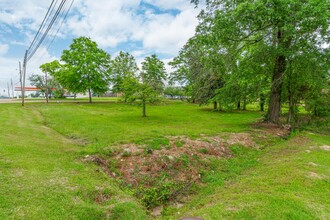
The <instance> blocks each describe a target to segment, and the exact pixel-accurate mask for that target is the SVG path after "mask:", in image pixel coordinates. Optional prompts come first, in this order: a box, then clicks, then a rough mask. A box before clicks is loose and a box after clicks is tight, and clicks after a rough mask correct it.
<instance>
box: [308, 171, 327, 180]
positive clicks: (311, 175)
mask: <svg viewBox="0 0 330 220" xmlns="http://www.w3.org/2000/svg"><path fill="white" fill-rule="evenodd" d="M308 177H310V178H312V179H324V178H326V176H324V175H320V174H318V173H315V172H309V174H308Z"/></svg>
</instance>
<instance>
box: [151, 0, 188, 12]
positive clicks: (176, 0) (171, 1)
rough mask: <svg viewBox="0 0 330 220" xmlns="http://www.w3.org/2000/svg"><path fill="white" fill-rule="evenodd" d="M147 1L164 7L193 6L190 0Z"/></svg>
mask: <svg viewBox="0 0 330 220" xmlns="http://www.w3.org/2000/svg"><path fill="white" fill-rule="evenodd" d="M145 2H147V3H148V4H151V5H154V6H156V7H159V8H162V9H179V10H185V9H187V8H191V5H189V0H145Z"/></svg>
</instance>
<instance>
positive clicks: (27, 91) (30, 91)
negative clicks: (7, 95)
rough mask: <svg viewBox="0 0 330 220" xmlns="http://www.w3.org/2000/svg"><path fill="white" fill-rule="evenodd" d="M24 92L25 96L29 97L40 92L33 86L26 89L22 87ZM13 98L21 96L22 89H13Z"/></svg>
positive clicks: (17, 87)
mask: <svg viewBox="0 0 330 220" xmlns="http://www.w3.org/2000/svg"><path fill="white" fill-rule="evenodd" d="M24 91H25V96H30V97H31V96H33V95H36V93H38V92H40V91H41V90H40V89H39V88H37V87H34V86H26V87H24ZM15 96H16V97H17V98H19V97H20V96H22V87H20V86H16V87H15Z"/></svg>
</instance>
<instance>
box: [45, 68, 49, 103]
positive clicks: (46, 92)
mask: <svg viewBox="0 0 330 220" xmlns="http://www.w3.org/2000/svg"><path fill="white" fill-rule="evenodd" d="M45 75H46V76H45V77H46V78H45V81H46V90H45V95H46V103H48V82H47V71H45Z"/></svg>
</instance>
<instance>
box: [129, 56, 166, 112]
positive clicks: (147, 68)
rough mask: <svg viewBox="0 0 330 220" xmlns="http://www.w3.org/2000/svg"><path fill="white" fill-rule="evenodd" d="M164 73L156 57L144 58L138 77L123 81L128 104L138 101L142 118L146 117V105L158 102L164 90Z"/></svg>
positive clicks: (163, 67)
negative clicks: (140, 105)
mask: <svg viewBox="0 0 330 220" xmlns="http://www.w3.org/2000/svg"><path fill="white" fill-rule="evenodd" d="M165 80H166V71H165V65H164V63H163V62H162V61H161V60H159V59H158V58H157V56H156V55H152V56H150V57H146V58H145V60H144V61H143V62H142V69H141V71H140V74H139V75H138V76H131V77H127V78H126V79H125V80H124V83H123V87H124V92H125V94H126V96H127V100H128V101H129V102H134V101H136V100H140V101H141V104H142V117H146V116H147V114H146V104H147V103H155V102H157V101H159V100H160V98H161V94H162V92H163V90H164V81H165Z"/></svg>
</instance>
